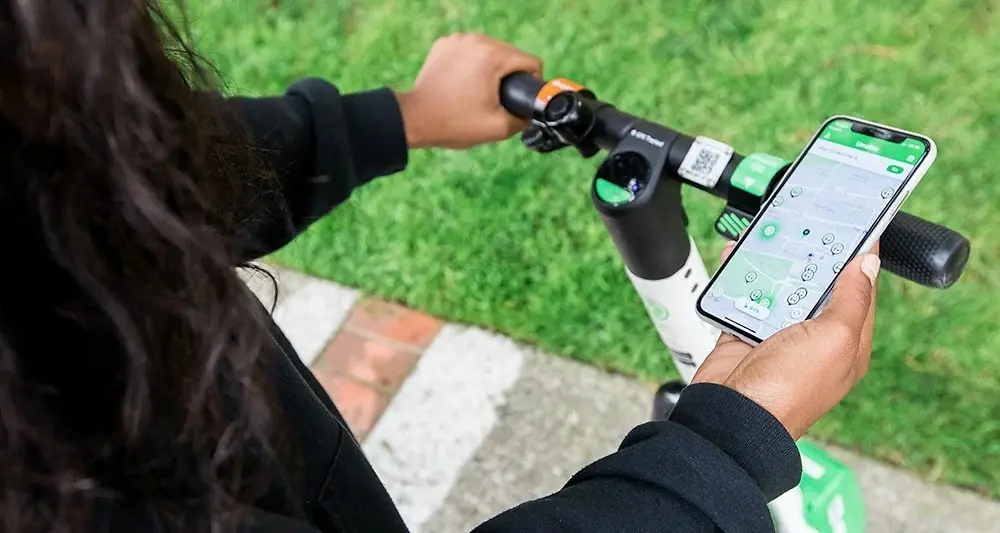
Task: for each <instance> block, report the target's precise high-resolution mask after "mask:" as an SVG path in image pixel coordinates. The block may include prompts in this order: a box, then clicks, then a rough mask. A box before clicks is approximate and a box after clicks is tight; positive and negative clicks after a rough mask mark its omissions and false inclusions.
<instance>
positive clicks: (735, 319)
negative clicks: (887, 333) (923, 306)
mask: <svg viewBox="0 0 1000 533" xmlns="http://www.w3.org/2000/svg"><path fill="white" fill-rule="evenodd" d="M851 126H852V123H851V122H850V121H847V120H836V121H833V122H831V123H829V124H828V125H827V126H826V127H824V128H823V130H822V132H821V133H820V135H819V138H818V139H817V140H816V142H815V143H813V145H812V146H810V147H809V150H808V151H807V152H806V154H805V155H804V156H803V158H802V159H801V161H799V163H798V165H797V166H796V167H795V168H794V169H793V170H792V174H791V175H790V176H789V177H788V179H787V180H786V181H785V183H784V184H783V185H782V187H781V189H779V190H778V191H777V194H776V195H775V197H774V199H773V200H772V202H771V204H770V205H768V206H767V207H766V208H765V210H764V211H762V212H761V213H760V214H759V215H758V220H757V221H756V222H755V224H754V225H753V226H752V227H751V228H750V230H749V231H750V233H749V234H748V235H747V236H746V238H745V239H744V241H743V243H742V244H741V245H740V246H739V248H738V249H737V250H736V251H735V252H734V253H733V256H732V257H731V258H730V260H729V263H728V264H727V265H726V267H725V269H724V270H723V271H722V272H721V273H719V276H718V277H717V278H716V279H715V281H714V283H713V284H712V286H711V287H709V290H708V292H706V294H705V296H704V298H703V299H702V301H701V307H702V310H703V311H705V312H706V313H708V314H709V315H711V316H714V317H715V318H716V319H719V320H721V321H723V322H729V323H731V324H734V325H736V326H739V328H740V329H742V330H744V331H746V332H748V333H751V334H753V335H754V336H756V337H757V338H759V339H760V340H764V339H766V338H767V337H769V336H771V335H773V334H774V333H775V332H777V331H778V330H779V329H781V328H783V327H787V326H789V325H791V324H794V323H796V322H801V321H803V320H805V319H806V318H807V317H808V315H809V314H810V312H812V310H813V309H814V308H815V307H816V305H817V304H818V303H819V301H820V299H821V298H822V297H823V294H824V293H825V292H826V289H827V288H828V287H829V286H830V285H831V284H832V283H833V281H834V279H835V278H836V276H837V274H838V273H839V272H840V270H841V269H842V268H843V267H844V264H845V263H846V262H847V261H848V260H849V258H850V257H851V255H852V254H853V253H854V251H855V250H856V249H857V248H858V246H860V245H861V243H862V241H864V239H865V236H866V234H867V233H868V231H870V230H871V228H872V227H873V226H874V224H875V222H876V220H877V219H878V217H879V216H880V215H881V213H882V212H883V211H884V210H885V208H886V206H888V204H889V203H891V202H892V200H893V199H894V198H895V196H896V193H897V191H899V190H900V189H901V188H902V187H903V185H904V184H905V183H906V180H907V179H908V178H909V177H910V175H911V174H912V173H913V170H914V168H915V165H916V164H917V163H918V162H919V161H920V160H921V158H922V157H923V155H924V152H925V151H926V150H927V148H926V146H925V145H924V143H923V142H921V141H919V140H917V139H909V138H908V139H904V140H903V141H902V142H890V141H886V140H881V139H877V138H875V137H871V136H869V135H864V134H861V133H857V132H855V131H852V129H851Z"/></svg>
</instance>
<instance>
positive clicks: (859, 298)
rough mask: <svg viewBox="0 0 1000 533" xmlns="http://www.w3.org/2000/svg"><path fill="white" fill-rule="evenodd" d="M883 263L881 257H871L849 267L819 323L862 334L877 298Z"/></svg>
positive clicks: (853, 262)
mask: <svg viewBox="0 0 1000 533" xmlns="http://www.w3.org/2000/svg"><path fill="white" fill-rule="evenodd" d="M880 264H881V261H880V260H879V257H878V255H876V254H873V253H867V254H864V255H862V256H859V257H856V258H855V259H854V260H853V261H851V262H850V263H848V265H847V266H846V267H844V270H843V271H842V272H841V273H840V277H839V278H837V283H836V285H834V287H833V293H832V294H831V295H830V302H829V304H828V305H827V306H826V309H824V310H823V313H822V314H821V315H820V316H818V317H816V321H817V322H835V323H839V324H841V325H844V326H848V327H849V328H850V329H851V330H853V331H860V330H861V329H862V328H863V326H864V324H865V320H866V319H867V318H868V314H869V312H870V310H871V304H872V299H873V298H874V297H875V280H876V279H877V277H878V270H879V266H880Z"/></svg>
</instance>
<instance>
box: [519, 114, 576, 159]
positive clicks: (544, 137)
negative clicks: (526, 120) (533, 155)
mask: <svg viewBox="0 0 1000 533" xmlns="http://www.w3.org/2000/svg"><path fill="white" fill-rule="evenodd" d="M521 143H522V144H524V146H525V147H526V148H528V149H529V150H532V151H535V152H538V153H540V154H547V153H550V152H555V151H556V150H561V149H563V148H566V147H567V146H569V143H566V142H565V141H563V140H562V138H561V137H559V135H557V134H556V132H554V131H552V128H550V127H548V126H546V125H545V123H543V122H540V121H537V120H533V121H531V125H530V126H528V129H526V130H524V132H522V133H521Z"/></svg>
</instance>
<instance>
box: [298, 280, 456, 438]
mask: <svg viewBox="0 0 1000 533" xmlns="http://www.w3.org/2000/svg"><path fill="white" fill-rule="evenodd" d="M441 326H442V323H441V321H440V320H438V319H436V318H434V317H432V316H429V315H426V314H424V313H420V312H417V311H414V310H412V309H408V308H406V307H404V306H401V305H398V304H394V303H390V302H386V301H383V300H379V299H375V298H365V299H363V300H361V301H359V302H358V303H357V304H356V305H355V306H354V308H353V309H351V311H350V314H349V315H348V317H347V320H346V321H345V323H344V325H343V326H342V327H341V328H340V329H339V330H338V331H337V332H336V333H335V334H334V335H333V338H332V339H331V340H330V341H329V342H328V343H327V345H326V347H325V348H323V350H322V352H320V354H319V356H318V357H316V359H315V360H313V362H312V365H310V367H311V369H312V371H313V374H315V375H316V377H317V379H319V381H320V383H322V384H323V387H324V388H325V389H326V391H327V393H328V394H330V397H331V398H333V401H334V403H336V404H337V407H338V408H339V409H340V410H341V412H342V413H343V415H344V418H346V419H347V424H348V426H350V428H351V431H353V432H354V434H355V435H356V436H357V438H358V439H359V440H364V438H365V437H366V436H367V435H368V433H369V432H370V431H371V429H372V427H374V426H375V423H376V422H377V421H378V419H379V416H381V414H382V412H383V411H385V408H386V406H388V405H389V401H390V400H391V399H392V397H393V395H394V394H395V393H396V391H398V390H399V387H400V386H401V385H402V384H403V382H404V381H405V380H406V378H407V376H409V375H410V372H412V371H413V368H414V366H416V364H417V361H418V360H419V359H420V356H421V355H422V354H423V353H424V350H426V349H427V347H428V346H430V344H431V342H432V341H433V340H434V337H436V336H437V334H438V333H439V332H440V331H441Z"/></svg>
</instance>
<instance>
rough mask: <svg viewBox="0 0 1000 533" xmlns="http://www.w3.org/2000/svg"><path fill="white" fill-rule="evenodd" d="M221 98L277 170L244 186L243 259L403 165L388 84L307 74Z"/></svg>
mask: <svg viewBox="0 0 1000 533" xmlns="http://www.w3.org/2000/svg"><path fill="white" fill-rule="evenodd" d="M223 105H224V106H225V108H226V112H227V113H228V115H229V116H230V117H232V118H233V119H234V126H235V127H237V128H239V129H240V131H241V133H242V134H243V135H245V136H246V137H248V141H249V142H250V143H251V144H252V146H254V147H255V149H256V153H257V154H259V156H260V158H261V160H262V163H263V165H264V166H265V167H266V168H267V169H269V170H271V171H273V179H270V180H262V181H260V182H259V183H252V184H249V185H248V186H247V187H246V189H247V191H246V197H247V198H248V200H247V201H244V202H242V203H241V204H240V205H247V206H249V207H248V210H249V211H250V212H249V213H243V214H241V215H242V216H240V217H239V220H244V221H245V222H243V223H241V225H240V227H239V228H237V229H238V233H239V234H240V241H241V243H240V246H239V252H240V253H239V254H238V255H239V259H240V260H248V259H252V258H255V257H259V256H261V255H265V254H267V253H270V252H272V251H274V250H276V249H278V248H280V247H282V246H284V245H285V244H287V243H288V242H289V241H291V240H292V239H293V238H294V237H295V236H296V235H298V234H299V233H301V232H302V231H303V230H305V228H307V227H308V226H309V225H310V224H311V223H313V222H314V221H316V220H317V219H319V218H320V217H322V216H324V215H326V214H327V213H329V212H330V210H332V209H333V208H334V207H336V206H337V205H338V204H340V203H341V202H343V201H345V200H346V199H347V198H348V197H350V195H351V192H352V191H353V190H354V189H356V188H358V187H360V186H362V185H364V184H365V183H368V182H369V181H371V180H372V179H374V178H377V177H379V176H385V175H389V174H393V173H395V172H399V171H401V170H402V169H403V168H405V167H406V163H407V150H408V147H407V142H406V136H405V135H406V134H405V130H404V126H403V118H402V113H401V111H400V106H399V103H398V101H397V99H396V96H395V95H394V94H393V93H392V92H391V91H389V90H388V89H379V90H374V91H368V92H362V93H355V94H350V95H343V96H342V95H341V94H340V93H339V92H338V91H337V89H336V88H335V87H334V86H333V85H330V84H329V83H327V82H325V81H322V80H318V79H307V80H304V81H302V82H299V83H297V84H295V85H293V86H292V87H291V88H290V89H289V90H288V91H287V92H286V93H285V95H283V96H280V97H269V98H244V97H236V98H229V99H226V100H225V101H224V103H223ZM249 178H250V177H248V179H249Z"/></svg>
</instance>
